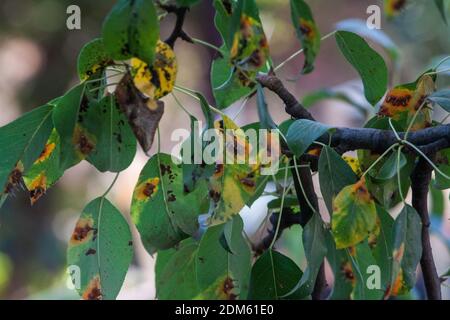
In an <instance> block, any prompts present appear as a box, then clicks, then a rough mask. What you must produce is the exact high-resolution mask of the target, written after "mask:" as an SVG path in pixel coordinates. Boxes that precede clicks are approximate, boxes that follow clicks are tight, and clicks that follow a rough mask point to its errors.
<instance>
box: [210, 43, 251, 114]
mask: <svg viewBox="0 0 450 320" xmlns="http://www.w3.org/2000/svg"><path fill="white" fill-rule="evenodd" d="M221 49H222V50H224V49H226V48H225V46H222V47H221ZM229 60H230V56H229V54H228V53H226V54H224V57H222V58H218V59H216V60H214V61H213V63H212V66H211V85H212V87H213V95H214V99H215V101H216V104H217V107H218V108H219V109H225V108H227V107H229V106H230V105H231V104H233V103H234V102H236V101H238V100H239V99H240V98H242V97H244V96H246V95H248V94H249V93H250V92H252V89H251V88H249V87H247V86H245V85H243V83H242V82H241V81H240V80H239V77H237V76H236V72H235V71H234V68H233V65H232V64H231V63H230V61H229Z"/></svg>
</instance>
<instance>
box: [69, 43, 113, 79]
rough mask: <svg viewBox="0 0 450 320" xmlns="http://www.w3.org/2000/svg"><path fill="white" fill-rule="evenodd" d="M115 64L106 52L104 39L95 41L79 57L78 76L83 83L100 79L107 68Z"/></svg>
mask: <svg viewBox="0 0 450 320" xmlns="http://www.w3.org/2000/svg"><path fill="white" fill-rule="evenodd" d="M113 63H114V61H113V60H112V59H111V58H110V57H109V55H108V54H107V52H106V50H105V46H104V44H103V39H101V38H97V39H94V40H92V41H90V42H88V43H87V44H86V45H85V46H84V47H83V48H82V49H81V51H80V54H79V55H78V64H77V70H78V76H79V78H80V80H81V81H85V80H88V79H90V78H98V77H99V76H101V75H102V73H103V71H104V70H105V69H106V67H107V66H109V65H111V64H113Z"/></svg>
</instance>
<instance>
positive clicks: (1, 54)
mask: <svg viewBox="0 0 450 320" xmlns="http://www.w3.org/2000/svg"><path fill="white" fill-rule="evenodd" d="M211 2H212V1H210V0H204V1H202V2H201V4H200V5H197V6H195V7H194V8H193V9H192V10H191V12H190V13H189V15H188V17H187V23H186V31H187V32H188V33H189V34H190V35H191V36H193V37H196V38H199V39H202V40H205V41H208V42H211V43H213V44H215V45H220V38H219V35H218V34H217V33H216V31H215V29H214V23H213V17H214V10H213V7H212V3H211ZM413 2H414V3H415V4H414V5H413V4H411V5H409V6H408V8H407V10H406V11H405V12H404V13H402V14H401V15H400V16H399V17H397V18H396V19H395V20H394V21H389V22H388V21H386V20H385V19H383V20H382V30H383V31H384V32H385V33H387V34H388V35H389V36H390V37H391V38H392V39H393V40H394V42H395V43H396V44H397V46H398V47H399V48H400V52H401V58H400V59H401V60H400V61H401V66H400V68H399V70H400V72H399V73H397V74H396V79H397V80H398V81H404V82H406V81H412V80H415V78H416V76H417V75H418V74H419V73H420V72H422V71H424V70H425V68H426V67H427V66H429V65H430V64H431V63H432V62H433V61H436V59H438V57H439V56H445V55H449V53H450V41H449V35H450V33H449V28H448V27H447V26H446V25H445V24H444V23H443V21H442V19H441V17H440V16H439V13H438V11H437V9H436V8H435V7H434V6H433V5H432V1H428V0H427V1H425V0H424V1H419V0H416V1H413ZM114 3H115V1H114V0H102V1H91V0H20V1H17V0H2V1H0V126H2V125H5V124H7V123H9V122H10V121H12V120H13V119H15V118H16V117H18V116H19V115H20V114H22V113H24V112H26V111H28V110H31V109H33V108H35V107H37V106H39V105H42V104H44V103H46V102H47V101H49V100H51V99H53V98H55V97H58V96H60V95H62V94H63V93H64V92H65V91H66V90H67V89H69V88H70V87H71V86H72V85H74V84H75V83H76V81H77V80H78V79H77V76H76V61H77V55H78V52H79V50H80V49H81V48H82V46H83V45H84V44H85V43H86V42H88V41H89V40H91V39H93V38H95V37H98V36H99V35H100V30H101V25H102V21H103V18H104V17H105V15H106V14H107V13H108V11H109V10H110V8H111V7H112V5H113V4H114ZM257 3H258V4H259V5H260V8H261V16H262V20H263V24H264V28H265V31H266V33H267V36H268V38H269V40H270V46H271V54H272V58H273V60H274V62H275V64H277V63H279V62H281V61H282V60H283V59H285V58H286V57H288V56H289V55H290V54H292V53H293V52H295V51H296V50H298V49H299V48H300V44H299V42H298V40H297V39H296V37H295V31H294V29H293V28H292V26H291V24H290V13H289V3H288V1H287V0H257ZM308 3H310V5H311V7H312V10H313V12H314V14H315V17H316V20H317V23H318V25H319V28H320V30H321V32H322V34H326V33H328V32H330V31H333V30H334V28H335V27H334V26H335V24H336V23H337V22H339V21H341V20H344V19H348V18H359V19H364V20H365V19H366V18H367V16H368V15H367V13H366V9H367V7H368V6H369V5H371V4H378V5H381V1H377V0H367V1H366V0H336V1H325V0H322V1H321V0H314V1H308ZM71 4H76V5H78V6H80V8H81V12H82V15H81V24H82V28H81V30H73V31H71V30H68V29H67V28H66V19H67V17H68V15H67V14H66V8H67V7H68V6H69V5H71ZM173 22H174V19H173V17H171V16H168V17H167V18H166V19H165V20H164V21H163V22H162V26H161V33H162V34H161V38H163V39H164V38H165V37H166V36H167V35H168V34H169V33H170V32H171V30H172V29H171V28H172V26H173ZM375 48H376V49H378V51H380V52H382V50H381V48H380V47H379V46H377V45H375ZM176 54H177V57H178V62H179V65H180V70H179V75H178V80H177V82H178V83H179V84H182V85H183V86H186V87H189V88H192V89H196V90H200V91H202V92H203V93H205V95H206V96H207V97H208V99H209V100H210V102H211V103H213V99H212V94H211V90H210V83H209V71H210V64H211V60H212V59H213V58H214V57H215V53H214V52H213V51H211V50H210V49H206V48H205V47H201V46H198V45H196V46H194V45H191V44H189V43H182V42H181V41H180V42H178V43H177V45H176ZM383 54H384V53H383ZM384 57H385V58H386V60H389V57H388V56H387V55H386V54H384ZM302 59H303V58H301V57H300V56H299V57H298V58H296V59H295V60H293V61H292V62H291V63H290V64H289V65H288V66H287V67H286V68H284V69H283V70H282V71H281V72H280V73H279V75H280V76H281V77H282V78H283V79H292V78H296V76H297V74H298V71H299V70H300V69H301V67H302V65H303V60H302ZM391 71H392V68H391ZM286 85H287V87H288V88H289V89H290V90H292V92H295V93H296V95H297V96H298V97H299V98H301V97H303V96H304V95H305V94H307V93H308V92H311V91H313V90H317V89H321V88H328V87H335V88H336V86H337V88H339V90H346V92H348V94H350V95H351V96H352V97H353V98H354V99H355V100H356V101H358V102H359V103H361V104H363V105H364V104H365V103H366V102H365V101H364V100H363V98H362V95H361V90H360V89H361V85H360V81H359V80H358V79H357V74H356V73H355V72H354V71H353V70H352V68H351V67H350V66H349V65H348V64H347V63H346V62H345V60H344V59H343V57H342V55H341V54H340V53H339V52H338V51H337V48H336V44H335V42H334V40H333V39H332V38H331V39H328V40H326V41H324V42H323V43H322V49H321V53H320V55H319V57H318V60H317V63H316V70H315V71H314V72H313V73H312V74H310V75H307V76H303V77H301V78H300V79H298V81H295V82H293V81H286ZM439 85H440V86H441V87H442V86H448V82H446V81H445V80H444V81H442V82H441V83H440V84H439ZM180 99H181V101H182V102H183V104H185V106H186V107H187V108H188V109H190V110H191V111H192V112H193V113H194V114H196V115H197V116H198V117H199V118H201V112H200V108H199V107H198V106H197V104H196V102H195V101H192V100H191V99H190V98H186V97H183V96H180ZM165 100H166V114H165V115H164V118H163V120H162V123H161V125H162V128H163V130H162V134H163V137H166V139H164V140H165V142H164V145H163V148H162V149H163V150H165V151H170V150H171V148H172V146H173V143H171V142H170V139H169V138H170V133H171V131H172V130H173V129H174V128H189V122H188V118H187V117H186V116H185V115H184V114H182V113H181V112H180V110H179V109H178V108H177V107H176V105H175V103H174V102H173V100H172V98H171V97H168V98H165ZM268 103H269V106H270V108H271V113H272V114H273V117H274V118H275V120H276V121H281V120H283V119H286V115H285V114H284V112H283V108H281V107H280V102H279V101H278V100H277V99H276V97H274V96H272V95H271V94H268ZM238 108H239V103H238V104H236V106H233V107H231V108H230V110H228V111H227V112H229V113H230V114H234V113H235V112H236V111H237V109H238ZM312 112H313V114H314V115H315V117H316V118H317V119H319V120H321V121H323V122H326V123H333V124H334V125H346V126H361V125H363V123H364V121H365V120H366V119H365V117H364V116H362V115H361V113H359V112H357V111H356V110H355V109H354V108H352V107H351V106H348V105H346V104H344V103H342V102H335V101H324V102H321V103H319V104H317V105H316V106H314V107H313V109H312ZM442 116H443V114H439V113H438V114H436V117H437V119H440V118H442ZM256 119H257V115H256V110H255V105H254V101H253V100H251V101H250V102H249V103H248V104H247V105H246V108H245V110H244V112H243V113H242V114H241V115H240V117H239V119H238V123H239V124H245V123H249V122H254V121H256ZM11 143H13V141H12V142H11ZM4 152H7V150H0V156H1V154H2V153H4ZM146 159H147V158H146V157H145V156H144V155H143V153H141V152H140V153H139V154H138V155H137V157H136V160H135V161H134V163H133V164H132V166H131V167H130V168H129V169H127V170H126V171H125V172H124V173H123V174H122V175H121V176H120V179H119V181H118V183H117V184H116V186H115V188H114V189H113V192H112V193H111V195H110V198H111V200H112V202H113V203H115V204H116V205H117V206H118V208H120V209H121V211H122V212H123V213H124V215H125V216H126V217H127V218H128V216H129V205H130V201H131V194H132V190H133V187H134V183H135V181H136V180H137V177H138V175H139V171H140V169H141V168H142V167H143V165H144V164H145V161H146ZM111 180H112V176H111V175H109V174H104V175H100V174H99V173H98V172H96V170H95V168H93V167H91V166H90V165H88V164H86V163H83V164H81V165H79V166H77V167H75V168H73V169H71V170H69V171H68V172H67V173H66V175H65V176H64V177H63V178H62V179H61V180H60V182H58V184H57V185H56V186H55V187H54V188H52V189H51V190H49V191H48V193H47V195H46V196H45V197H44V198H43V199H42V200H40V201H39V202H38V203H37V204H36V205H34V206H33V207H31V206H30V204H29V200H28V199H27V195H26V194H25V193H24V192H22V190H18V191H17V192H16V193H15V195H14V197H11V198H10V199H9V200H8V201H7V203H6V204H5V206H4V207H3V208H2V209H1V211H0V298H3V299H23V298H49V299H66V298H67V299H77V298H78V296H77V295H76V294H75V293H74V292H73V291H71V290H69V289H68V288H67V287H66V285H65V283H66V275H65V250H66V245H67V242H68V239H69V238H70V234H71V231H72V228H73V226H74V224H75V221H76V219H77V217H78V215H79V213H80V212H81V210H82V208H83V207H84V205H85V204H86V203H87V202H89V201H90V200H92V199H93V198H94V197H96V196H98V195H99V194H101V193H103V191H104V190H105V189H106V188H107V186H108V184H109V183H110V181H111ZM444 199H445V202H444V205H445V206H444V209H443V210H440V211H443V214H442V215H437V218H436V219H437V220H434V221H437V228H438V231H439V232H440V235H439V236H434V237H433V247H434V254H435V256H436V259H437V264H438V271H439V272H441V273H442V272H444V271H446V270H445V269H448V266H449V265H450V257H449V250H448V243H449V234H450V226H449V222H448V221H449V220H448V219H449V216H450V213H449V211H450V204H449V203H448V194H447V195H446V196H445V197H444ZM264 210H265V209H264V205H261V203H260V204H258V205H256V206H255V207H254V208H251V210H250V209H247V211H246V213H245V216H246V217H247V218H248V217H249V216H251V215H253V216H255V217H256V216H261V215H264V214H265V211H264ZM247 220H248V224H249V227H248V228H249V229H248V232H249V233H251V232H252V230H253V232H254V229H255V227H253V228H252V227H251V226H252V224H253V225H255V223H256V222H255V221H254V219H253V220H252V218H251V217H250V218H248V219H247ZM247 220H246V221H247ZM133 231H134V235H135V237H136V232H135V230H133ZM258 236H261V235H260V234H259V233H255V234H254V235H253V237H258ZM134 243H135V250H136V255H135V259H134V263H133V266H132V268H131V269H130V272H129V274H128V276H127V279H126V281H125V285H124V288H123V290H122V292H121V294H120V296H119V298H122V299H152V298H154V297H155V291H154V284H153V280H154V278H153V265H154V260H153V258H151V257H150V256H148V255H147V254H146V253H145V251H144V250H143V248H142V246H141V245H140V242H139V240H138V237H137V240H136V241H134ZM299 244H300V243H299V231H298V230H296V229H293V230H292V231H290V232H288V233H286V235H285V236H284V237H283V239H282V240H281V241H280V244H279V247H281V248H282V249H283V250H285V251H287V252H288V253H290V255H292V256H294V257H295V259H296V260H297V261H298V262H299V263H300V264H302V263H304V261H302V260H303V259H302V255H301V252H300V251H301V249H300V246H299ZM328 272H329V271H328ZM418 288H419V290H417V291H416V292H415V293H414V295H415V297H417V298H421V297H423V293H422V292H421V290H420V288H421V284H420V283H419V285H418ZM443 290H444V297H446V298H449V297H450V293H449V290H448V288H447V287H445V286H444V287H443Z"/></svg>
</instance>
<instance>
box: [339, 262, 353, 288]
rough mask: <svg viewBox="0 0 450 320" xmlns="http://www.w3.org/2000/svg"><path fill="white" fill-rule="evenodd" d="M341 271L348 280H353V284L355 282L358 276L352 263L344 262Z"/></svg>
mask: <svg viewBox="0 0 450 320" xmlns="http://www.w3.org/2000/svg"><path fill="white" fill-rule="evenodd" d="M341 273H342V275H343V276H344V278H345V279H346V280H347V281H349V282H351V284H352V285H354V284H355V282H356V278H355V275H354V273H353V268H352V264H351V263H350V262H349V261H347V262H344V263H343V264H342V265H341Z"/></svg>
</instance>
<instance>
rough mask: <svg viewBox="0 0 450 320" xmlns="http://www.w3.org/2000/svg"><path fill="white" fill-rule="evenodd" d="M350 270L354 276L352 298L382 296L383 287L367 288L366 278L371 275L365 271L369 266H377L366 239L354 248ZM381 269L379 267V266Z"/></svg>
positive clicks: (376, 298) (375, 298) (371, 298)
mask: <svg viewBox="0 0 450 320" xmlns="http://www.w3.org/2000/svg"><path fill="white" fill-rule="evenodd" d="M351 262H352V270H354V271H353V273H354V276H355V277H356V281H355V285H354V289H353V291H352V298H353V299H354V300H380V299H381V298H383V296H384V288H382V287H381V288H380V289H376V288H369V287H368V286H367V285H368V280H369V278H371V277H373V276H374V275H372V273H369V272H367V270H369V269H368V268H369V267H370V266H377V261H376V260H375V258H374V257H373V255H372V252H371V250H370V247H369V245H368V243H367V241H364V242H361V243H359V244H358V245H356V246H355V248H354V256H351ZM380 269H381V267H380ZM370 280H371V279H370Z"/></svg>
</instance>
